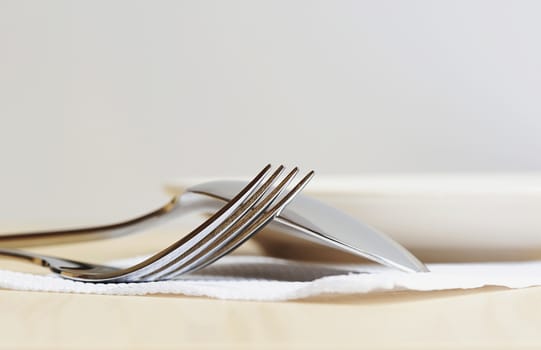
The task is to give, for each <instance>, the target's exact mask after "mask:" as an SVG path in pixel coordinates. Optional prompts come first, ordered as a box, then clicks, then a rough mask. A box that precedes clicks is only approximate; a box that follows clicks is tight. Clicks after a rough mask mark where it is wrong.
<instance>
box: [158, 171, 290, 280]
mask: <svg viewBox="0 0 541 350" xmlns="http://www.w3.org/2000/svg"><path fill="white" fill-rule="evenodd" d="M297 173H298V169H297V168H295V169H293V170H292V171H291V172H290V173H289V174H287V175H286V176H285V178H284V179H283V180H282V181H281V182H280V183H279V184H278V185H277V186H276V187H274V188H271V187H270V185H269V187H268V188H267V190H268V191H270V193H269V194H267V195H266V196H265V197H264V198H261V200H260V201H259V202H258V203H254V205H253V206H252V207H251V208H250V209H251V210H250V211H249V212H248V213H246V214H245V215H243V216H242V217H239V218H238V220H236V222H235V223H234V224H233V225H232V226H230V227H228V228H226V229H225V230H224V231H223V232H220V233H219V234H218V235H216V237H215V239H213V240H212V241H210V242H209V243H208V244H206V245H205V247H204V248H205V249H199V250H198V251H195V252H193V254H189V255H184V256H180V257H179V258H178V259H177V260H176V262H175V264H174V265H170V266H168V267H167V270H164V271H160V272H159V273H157V274H155V276H153V278H159V279H167V278H168V277H169V275H170V274H176V271H178V270H179V269H181V270H184V269H185V268H186V267H187V266H189V265H190V264H193V263H195V262H197V260H198V259H199V258H200V257H201V256H204V255H205V254H206V253H207V252H208V251H209V249H216V247H217V246H220V245H222V244H223V242H224V240H225V241H227V240H228V239H229V237H230V236H231V235H234V234H235V233H236V232H238V231H239V230H242V229H243V228H244V227H246V226H247V225H249V224H250V223H251V222H252V221H253V220H255V219H256V218H257V217H258V216H259V215H261V214H262V213H263V212H264V211H265V210H266V209H267V208H268V207H269V206H270V205H271V204H272V202H273V201H274V199H276V197H278V195H279V194H280V193H281V192H282V191H283V190H284V189H285V188H286V187H287V185H288V184H289V182H290V181H291V180H292V179H293V178H294V177H295V175H296V174H297Z"/></svg>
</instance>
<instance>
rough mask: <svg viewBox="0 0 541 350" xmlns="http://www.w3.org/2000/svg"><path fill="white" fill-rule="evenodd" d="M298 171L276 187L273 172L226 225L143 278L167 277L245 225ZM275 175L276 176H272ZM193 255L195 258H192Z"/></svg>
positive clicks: (275, 177)
mask: <svg viewBox="0 0 541 350" xmlns="http://www.w3.org/2000/svg"><path fill="white" fill-rule="evenodd" d="M283 168H284V167H283V166H280V168H279V170H280V171H281V170H282V169H283ZM297 172H298V170H297V169H294V170H293V171H291V172H290V173H289V174H288V175H286V177H285V179H284V180H283V181H282V182H281V183H280V185H278V187H277V188H272V184H273V183H274V182H275V181H276V179H277V177H278V176H277V173H276V172H275V173H274V174H273V176H271V177H270V178H269V179H268V180H267V181H266V182H265V184H263V185H261V188H260V189H259V190H258V191H257V193H256V194H255V195H253V196H252V198H251V200H250V201H247V202H248V203H247V206H246V207H244V208H243V210H240V209H239V210H238V212H237V213H235V214H234V215H232V217H231V218H230V220H228V222H227V224H228V225H225V224H224V225H222V226H221V227H219V228H217V229H216V230H215V231H214V232H211V233H210V234H208V235H206V236H205V237H203V238H202V239H201V240H199V241H197V242H196V244H195V246H194V247H195V248H194V249H189V250H187V251H184V252H181V253H180V254H177V255H176V257H175V258H174V259H173V260H171V261H170V262H168V263H167V264H164V265H163V266H161V267H160V268H158V269H155V270H152V271H151V272H149V273H147V274H145V275H144V276H143V278H144V279H145V280H151V279H152V280H154V279H164V278H167V276H168V275H169V274H170V273H172V272H174V271H176V270H178V269H179V268H182V267H183V266H184V265H185V264H186V262H187V261H188V263H189V262H191V261H192V260H193V259H197V257H198V256H200V255H202V254H204V252H205V251H206V250H208V247H209V246H211V247H212V246H215V245H216V244H217V243H216V242H221V241H223V239H224V237H227V236H229V235H230V234H231V233H230V232H235V230H237V228H238V227H242V226H245V225H246V222H247V221H248V220H250V219H251V218H253V217H254V216H256V215H259V214H260V213H261V212H262V211H263V210H265V208H266V207H268V205H270V203H271V202H272V200H273V199H274V198H275V197H276V196H277V195H278V193H279V191H278V189H279V188H284V187H285V185H286V184H287V183H288V182H289V181H290V180H291V179H292V178H293V177H294V176H295V174H296V173H297ZM274 175H276V176H274ZM269 190H270V194H268V195H266V193H267V191H269ZM194 256H195V258H194Z"/></svg>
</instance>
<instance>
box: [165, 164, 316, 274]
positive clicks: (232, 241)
mask: <svg viewBox="0 0 541 350" xmlns="http://www.w3.org/2000/svg"><path fill="white" fill-rule="evenodd" d="M313 176H314V171H310V172H309V173H308V174H307V175H305V176H304V177H303V178H302V179H301V180H300V181H299V182H298V183H297V185H295V186H294V187H293V189H291V190H290V191H289V192H288V193H286V194H285V195H284V196H283V197H282V198H281V199H280V200H279V201H278V203H276V204H275V205H274V206H273V207H272V208H271V209H269V210H268V211H266V212H264V213H262V214H261V215H258V216H257V217H256V218H255V219H254V220H252V222H251V223H249V224H248V225H247V227H241V228H239V229H238V230H237V231H236V232H235V233H234V234H232V235H227V240H226V242H225V244H223V245H222V246H220V247H218V248H217V250H214V251H207V252H206V253H205V254H204V255H203V256H199V257H198V258H194V259H193V262H194V263H193V264H191V265H186V266H183V267H181V268H180V269H178V270H176V271H174V273H172V274H171V275H170V277H174V276H178V275H181V274H185V273H187V272H193V271H195V270H199V269H202V268H204V267H205V266H208V265H209V264H211V263H213V262H214V261H216V260H218V259H219V258H221V257H223V256H224V255H226V254H228V253H230V252H231V251H233V250H235V249H236V248H238V247H239V246H240V245H241V244H242V243H244V242H245V241H246V240H247V239H249V238H250V237H252V236H253V235H255V234H256V233H257V232H259V231H260V230H261V229H262V228H263V227H264V226H265V225H266V224H267V223H268V222H269V221H271V220H272V219H273V218H274V217H276V216H277V215H279V214H280V212H281V211H282V210H283V209H284V208H285V207H286V206H287V205H288V204H289V203H290V202H291V201H292V200H293V199H294V198H295V196H296V195H297V194H298V193H299V192H300V191H302V190H303V189H304V187H305V186H306V185H307V184H308V182H310V180H311V179H312V178H313ZM224 237H226V236H225V235H224Z"/></svg>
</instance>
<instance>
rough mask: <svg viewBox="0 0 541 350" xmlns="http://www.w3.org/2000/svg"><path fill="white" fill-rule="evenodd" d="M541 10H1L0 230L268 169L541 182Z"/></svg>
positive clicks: (443, 5)
mask: <svg viewBox="0 0 541 350" xmlns="http://www.w3.org/2000/svg"><path fill="white" fill-rule="evenodd" d="M540 13H541V3H540V2H536V1H530V2H528V1H265V2H259V1H147V2H142V1H86V2H83V1H75V2H74V1H47V2H45V1H0V161H1V164H0V169H1V171H0V180H1V181H0V209H1V210H0V221H3V222H6V223H7V224H8V226H9V225H11V226H13V227H18V225H20V223H21V222H22V220H24V222H25V223H26V224H28V223H36V225H37V224H39V223H40V222H43V221H47V220H53V219H55V218H56V219H59V218H65V217H71V218H88V217H100V218H103V217H105V216H107V215H111V216H112V217H114V216H115V215H117V216H118V215H119V214H120V211H119V210H120V209H118V208H119V207H122V208H124V209H122V210H124V211H122V213H127V212H131V211H133V210H142V209H141V208H145V207H148V206H149V204H148V203H149V201H154V202H152V203H157V202H159V200H161V197H160V198H159V199H158V198H157V195H155V194H156V193H157V189H159V184H160V183H161V181H163V180H164V179H169V178H174V177H182V176H199V175H204V176H208V175H216V176H225V175H237V174H240V175H245V176H246V175H251V174H252V173H254V172H255V171H257V170H258V169H259V168H260V167H261V166H262V165H263V164H265V163H266V162H274V163H277V162H285V163H286V164H299V165H301V166H302V167H304V168H314V169H316V170H317V171H319V173H321V174H331V173H348V174H355V173H363V172H427V171H428V172H441V171H476V172H479V171H532V170H541V157H539V151H540V149H541V138H540V137H539V134H540V130H541V104H540V91H541V63H540V62H541V40H540V37H541V21H539V14H540ZM150 198H152V200H150ZM130 210H131V211H130Z"/></svg>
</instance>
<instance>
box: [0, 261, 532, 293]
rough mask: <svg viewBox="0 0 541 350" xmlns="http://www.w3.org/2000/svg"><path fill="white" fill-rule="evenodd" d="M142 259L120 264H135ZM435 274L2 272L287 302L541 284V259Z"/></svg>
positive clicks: (80, 287)
mask: <svg viewBox="0 0 541 350" xmlns="http://www.w3.org/2000/svg"><path fill="white" fill-rule="evenodd" d="M141 259H143V258H141V257H139V258H134V259H128V260H123V261H117V262H114V264H115V265H117V266H129V265H131V264H133V263H136V262H137V261H140V260H141ZM428 268H429V269H430V271H431V272H426V273H406V272H401V271H397V270H394V269H391V268H388V267H384V266H380V265H369V264H364V265H346V264H324V265H323V264H312V263H302V262H295V261H289V260H283V259H277V258H271V257H263V256H227V257H225V258H223V259H221V260H220V261H218V262H216V263H214V264H213V265H211V266H209V267H207V268H205V269H203V270H201V271H198V272H195V273H192V274H188V275H184V276H182V277H179V278H178V279H175V280H169V281H158V282H139V283H116V284H112V283H111V284H107V283H85V282H76V281H70V280H66V279H63V278H60V277H58V276H56V275H53V274H48V275H36V274H30V273H21V272H14V271H7V270H0V288H4V289H14V290H27V291H42V292H63V293H90V294H110V295H145V294H179V295H188V296H204V297H211V298H218V299H231V300H264V301H281V300H291V299H303V298H308V297H314V296H319V295H340V294H367V293H381V292H388V291H404V290H412V291H434V290H448V289H471V288H480V287H483V286H501V287H508V288H525V287H531V286H539V285H541V261H532V262H513V263H503V262H498V263H461V264H441V263H440V264H430V265H428Z"/></svg>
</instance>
